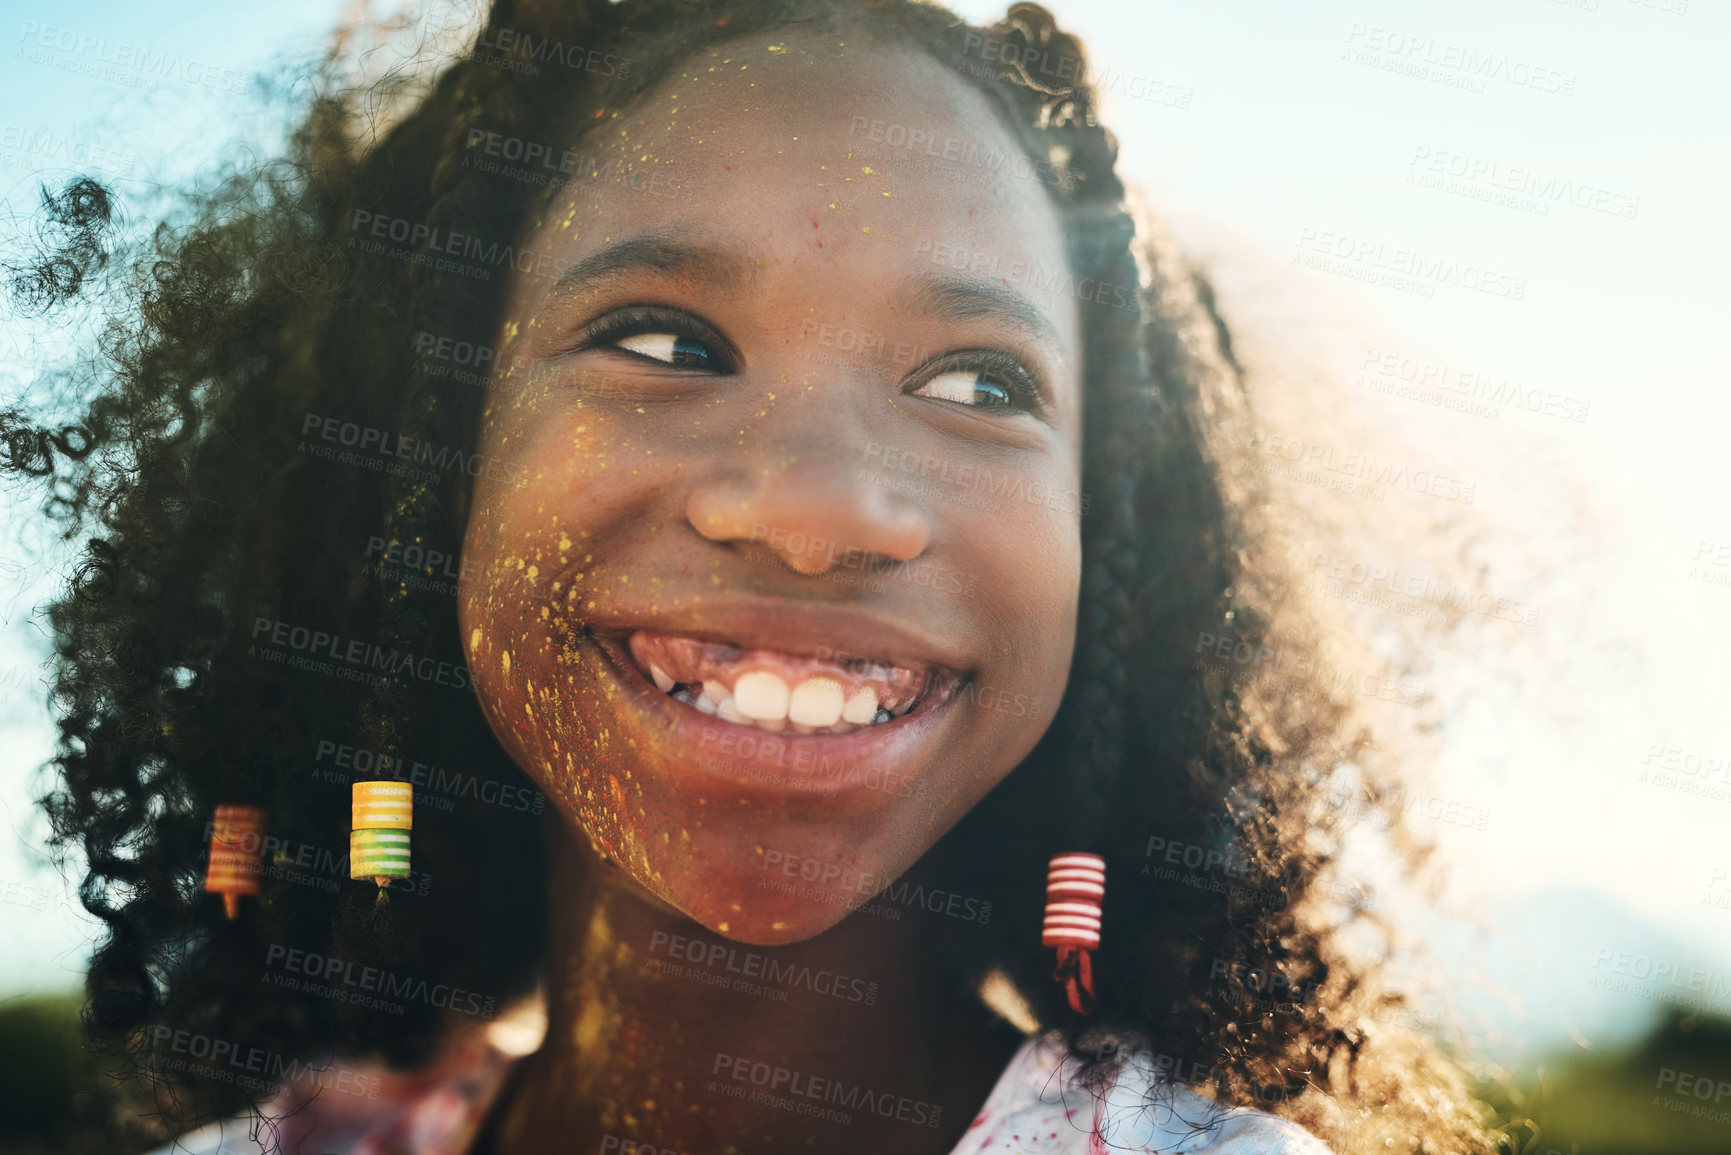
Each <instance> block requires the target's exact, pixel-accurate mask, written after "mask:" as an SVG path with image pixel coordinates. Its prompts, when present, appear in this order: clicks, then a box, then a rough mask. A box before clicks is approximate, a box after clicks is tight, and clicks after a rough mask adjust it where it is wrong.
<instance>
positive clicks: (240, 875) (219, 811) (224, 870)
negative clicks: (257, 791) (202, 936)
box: [204, 804, 264, 921]
mask: <svg viewBox="0 0 1731 1155" xmlns="http://www.w3.org/2000/svg"><path fill="white" fill-rule="evenodd" d="M210 825H211V833H210V866H209V867H208V868H207V869H206V870H205V874H204V889H205V890H206V891H208V892H209V893H211V894H220V895H222V909H223V913H224V914H226V915H227V916H228V917H229V920H230V921H233V920H234V919H235V918H236V917H238V916H239V915H240V896H241V895H243V894H257V893H258V892H259V874H260V872H261V869H260V868H261V865H262V863H263V861H264V808H263V807H259V806H235V805H229V804H224V805H221V806H218V807H217V808H216V813H215V814H214V815H213V816H212V818H211V824H210Z"/></svg>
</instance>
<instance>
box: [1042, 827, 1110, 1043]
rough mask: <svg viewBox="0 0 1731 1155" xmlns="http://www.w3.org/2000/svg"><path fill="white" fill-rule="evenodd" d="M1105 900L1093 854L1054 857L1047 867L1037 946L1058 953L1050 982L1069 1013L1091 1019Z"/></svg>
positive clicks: (1102, 872) (1102, 865) (1100, 866)
mask: <svg viewBox="0 0 1731 1155" xmlns="http://www.w3.org/2000/svg"><path fill="white" fill-rule="evenodd" d="M1105 898H1106V860H1105V859H1104V858H1101V857H1100V856H1099V855H1098V854H1083V853H1074V854H1059V855H1056V856H1054V857H1053V859H1052V861H1051V862H1050V863H1048V864H1047V866H1046V919H1045V922H1044V924H1043V925H1042V926H1041V927H1040V944H1041V945H1042V946H1049V947H1056V948H1058V965H1057V968H1056V969H1055V970H1053V972H1052V978H1053V980H1054V981H1056V982H1058V983H1059V984H1061V985H1062V986H1063V987H1064V993H1065V995H1066V997H1067V998H1068V999H1069V1001H1070V1009H1071V1010H1073V1011H1075V1012H1076V1013H1077V1014H1079V1015H1091V1014H1093V1013H1094V964H1093V959H1092V958H1091V957H1090V954H1089V952H1090V951H1096V950H1099V949H1100V907H1101V903H1102V902H1104V901H1105Z"/></svg>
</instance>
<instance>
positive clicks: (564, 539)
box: [559, 533, 571, 553]
mask: <svg viewBox="0 0 1731 1155" xmlns="http://www.w3.org/2000/svg"><path fill="white" fill-rule="evenodd" d="M570 548H571V535H570V534H568V533H562V534H560V535H559V552H560V553H565V552H566V551H568V550H569V549H570Z"/></svg>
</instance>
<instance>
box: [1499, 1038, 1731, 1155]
mask: <svg viewBox="0 0 1731 1155" xmlns="http://www.w3.org/2000/svg"><path fill="white" fill-rule="evenodd" d="M1685 1079H1687V1080H1688V1082H1685V1081H1684V1080H1685ZM1680 1088H1681V1090H1680ZM1703 1091H1705V1093H1706V1094H1705V1097H1701V1094H1702V1092H1703ZM1481 1093H1482V1094H1484V1096H1485V1098H1486V1099H1487V1100H1489V1101H1490V1102H1491V1103H1492V1104H1493V1105H1494V1106H1495V1107H1497V1108H1498V1110H1499V1111H1500V1112H1501V1115H1502V1118H1504V1119H1507V1120H1522V1119H1524V1120H1526V1122H1525V1123H1524V1124H1522V1125H1520V1126H1517V1127H1515V1128H1514V1129H1513V1132H1514V1136H1515V1142H1514V1143H1513V1144H1511V1146H1510V1147H1509V1148H1508V1150H1509V1151H1511V1152H1514V1153H1515V1155H1548V1153H1550V1152H1560V1153H1562V1155H1728V1153H1731V1020H1727V1019H1721V1018H1709V1017H1705V1016H1700V1015H1688V1014H1685V1013H1682V1012H1681V1011H1676V1010H1673V1011H1671V1012H1669V1013H1668V1015H1667V1017H1666V1018H1665V1019H1664V1020H1662V1021H1661V1022H1660V1023H1659V1025H1658V1026H1656V1027H1655V1028H1654V1029H1653V1030H1652V1031H1651V1032H1650V1033H1649V1034H1648V1035H1647V1036H1646V1037H1645V1038H1644V1039H1642V1040H1641V1041H1640V1042H1639V1043H1637V1044H1635V1045H1634V1046H1631V1047H1626V1048H1623V1049H1621V1050H1617V1051H1603V1052H1595V1051H1576V1052H1571V1053H1569V1054H1567V1055H1563V1056H1558V1057H1556V1058H1554V1059H1552V1060H1550V1061H1548V1062H1546V1063H1544V1064H1542V1065H1540V1066H1539V1067H1538V1068H1537V1069H1536V1070H1531V1071H1515V1072H1511V1074H1510V1076H1509V1079H1508V1082H1507V1084H1506V1085H1502V1086H1497V1085H1494V1084H1490V1083H1487V1084H1485V1086H1483V1087H1482V1088H1481ZM1697 1111H1698V1112H1699V1113H1695V1112H1697Z"/></svg>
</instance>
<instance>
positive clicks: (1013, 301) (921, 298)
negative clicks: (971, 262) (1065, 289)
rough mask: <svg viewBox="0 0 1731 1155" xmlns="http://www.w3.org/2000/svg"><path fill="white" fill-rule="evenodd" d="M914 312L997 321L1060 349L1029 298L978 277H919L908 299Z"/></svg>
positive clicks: (957, 319) (1053, 332) (1048, 324)
mask: <svg viewBox="0 0 1731 1155" xmlns="http://www.w3.org/2000/svg"><path fill="white" fill-rule="evenodd" d="M909 303H910V304H911V305H912V306H913V308H914V309H915V310H916V311H917V312H920V313H923V314H926V315H927V316H930V317H934V318H936V319H937V320H940V321H952V322H957V323H961V322H965V321H979V320H988V321H998V322H1002V323H1003V324H1006V325H1009V326H1011V327H1013V328H1022V327H1026V328H1029V329H1032V330H1033V331H1034V333H1035V335H1036V336H1037V337H1038V338H1039V339H1040V340H1042V341H1045V342H1046V343H1048V344H1051V345H1057V346H1060V347H1061V346H1062V345H1063V342H1062V341H1061V340H1060V339H1059V337H1058V330H1057V328H1056V327H1055V326H1054V325H1053V324H1052V322H1051V320H1050V319H1049V318H1048V317H1047V316H1046V314H1045V313H1044V312H1043V311H1042V310H1041V309H1040V307H1039V306H1038V305H1036V304H1034V303H1033V302H1032V301H1030V300H1028V298H1026V297H1024V296H1022V294H1020V293H1018V292H1016V291H1015V290H1014V289H1011V288H1008V287H1006V286H1004V285H1000V284H998V283H997V282H995V281H985V280H981V279H979V278H977V277H942V276H931V277H922V278H920V279H919V281H918V282H917V283H916V285H915V288H914V291H913V293H912V294H910V296H909Z"/></svg>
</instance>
